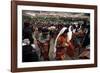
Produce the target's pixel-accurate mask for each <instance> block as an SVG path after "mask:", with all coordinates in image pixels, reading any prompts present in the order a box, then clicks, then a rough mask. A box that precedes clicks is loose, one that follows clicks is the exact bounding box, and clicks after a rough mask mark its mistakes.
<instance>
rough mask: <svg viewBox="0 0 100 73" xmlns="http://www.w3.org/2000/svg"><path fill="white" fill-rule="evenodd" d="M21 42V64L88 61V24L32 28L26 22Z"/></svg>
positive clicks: (51, 25)
mask: <svg viewBox="0 0 100 73" xmlns="http://www.w3.org/2000/svg"><path fill="white" fill-rule="evenodd" d="M22 40H23V41H22V43H23V44H22V61H23V62H33V61H53V60H76V59H89V50H90V24H89V22H87V21H83V23H82V24H80V23H78V21H77V22H76V23H71V24H66V25H65V24H56V25H55V24H50V25H49V24H47V26H44V25H43V24H39V26H34V23H33V24H31V23H30V22H29V21H26V22H24V25H23V30H22ZM83 52H85V54H83ZM84 55H85V56H84Z"/></svg>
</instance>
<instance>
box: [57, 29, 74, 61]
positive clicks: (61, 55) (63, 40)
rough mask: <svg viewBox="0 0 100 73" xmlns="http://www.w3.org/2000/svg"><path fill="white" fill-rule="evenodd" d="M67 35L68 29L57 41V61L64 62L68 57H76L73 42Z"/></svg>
mask: <svg viewBox="0 0 100 73" xmlns="http://www.w3.org/2000/svg"><path fill="white" fill-rule="evenodd" d="M67 33H68V29H66V30H65V31H64V33H63V34H62V35H60V36H59V37H58V39H57V46H56V60H64V59H66V55H68V56H69V57H73V56H74V47H73V45H72V43H71V41H70V40H69V39H68V34H67Z"/></svg>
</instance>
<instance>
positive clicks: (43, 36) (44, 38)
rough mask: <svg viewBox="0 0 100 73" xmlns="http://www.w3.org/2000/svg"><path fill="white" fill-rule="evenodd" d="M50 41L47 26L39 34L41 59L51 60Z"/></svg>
mask: <svg viewBox="0 0 100 73" xmlns="http://www.w3.org/2000/svg"><path fill="white" fill-rule="evenodd" d="M49 41H50V35H49V33H48V29H47V28H43V29H42V33H40V35H39V39H38V45H39V48H40V51H41V60H44V61H47V60H49Z"/></svg>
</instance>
